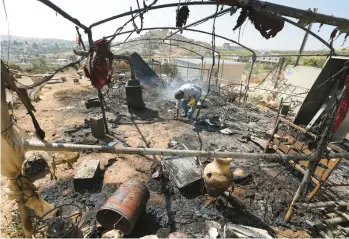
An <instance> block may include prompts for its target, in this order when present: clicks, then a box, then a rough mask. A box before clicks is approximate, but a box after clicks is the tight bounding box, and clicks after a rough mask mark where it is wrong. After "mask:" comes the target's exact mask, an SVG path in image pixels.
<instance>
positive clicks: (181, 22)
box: [176, 6, 190, 33]
mask: <svg viewBox="0 0 349 239" xmlns="http://www.w3.org/2000/svg"><path fill="white" fill-rule="evenodd" d="M189 12H190V11H189V8H188V6H182V7H180V8H179V9H177V14H176V27H178V28H182V27H183V26H185V25H186V24H187V20H188V18H189ZM181 33H182V32H181Z"/></svg>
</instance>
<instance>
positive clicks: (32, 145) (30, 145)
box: [23, 141, 349, 161]
mask: <svg viewBox="0 0 349 239" xmlns="http://www.w3.org/2000/svg"><path fill="white" fill-rule="evenodd" d="M23 147H24V148H25V149H26V150H45V151H69V152H79V151H81V150H93V151H94V152H100V153H116V154H138V155H161V156H197V157H218V158H233V159H255V160H258V159H264V160H271V161H280V160H285V161H286V160H287V161H289V160H294V161H299V160H311V159H312V155H306V154H299V155H286V154H263V153H239V152H219V151H200V150H177V149H161V148H132V147H114V146H103V145H84V144H63V143H49V142H38V141H35V142H34V141H26V142H25V143H24V145H23ZM329 157H330V158H347V159H348V158H349V153H337V154H330V155H329Z"/></svg>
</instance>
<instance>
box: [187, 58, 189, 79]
mask: <svg viewBox="0 0 349 239" xmlns="http://www.w3.org/2000/svg"><path fill="white" fill-rule="evenodd" d="M188 77H189V61H188V68H187V78H188Z"/></svg>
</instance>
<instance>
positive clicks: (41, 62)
mask: <svg viewBox="0 0 349 239" xmlns="http://www.w3.org/2000/svg"><path fill="white" fill-rule="evenodd" d="M32 65H33V70H35V71H39V72H43V71H46V70H48V63H47V61H46V60H45V59H42V58H38V59H36V60H35V61H33V62H32Z"/></svg>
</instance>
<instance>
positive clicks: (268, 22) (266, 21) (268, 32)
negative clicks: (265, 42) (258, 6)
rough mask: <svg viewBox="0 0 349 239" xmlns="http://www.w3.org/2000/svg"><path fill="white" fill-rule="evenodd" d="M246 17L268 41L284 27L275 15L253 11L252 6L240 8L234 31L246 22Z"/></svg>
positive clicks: (283, 22)
mask: <svg viewBox="0 0 349 239" xmlns="http://www.w3.org/2000/svg"><path fill="white" fill-rule="evenodd" d="M247 17H248V18H249V19H250V21H251V22H252V23H253V25H254V26H255V28H256V29H257V30H258V31H259V32H260V33H261V35H262V36H263V37H265V38H266V39H269V38H271V37H275V36H276V34H277V33H279V32H280V31H281V30H282V29H283V28H284V25H285V21H284V20H283V19H282V18H280V17H279V16H277V15H271V14H267V13H262V12H260V11H257V10H255V9H254V8H253V7H252V6H248V7H243V8H241V12H240V16H239V17H238V19H237V21H236V26H235V27H234V28H233V30H234V31H235V30H236V29H238V28H239V27H241V26H242V24H243V23H244V22H245V21H246V19H247Z"/></svg>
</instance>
